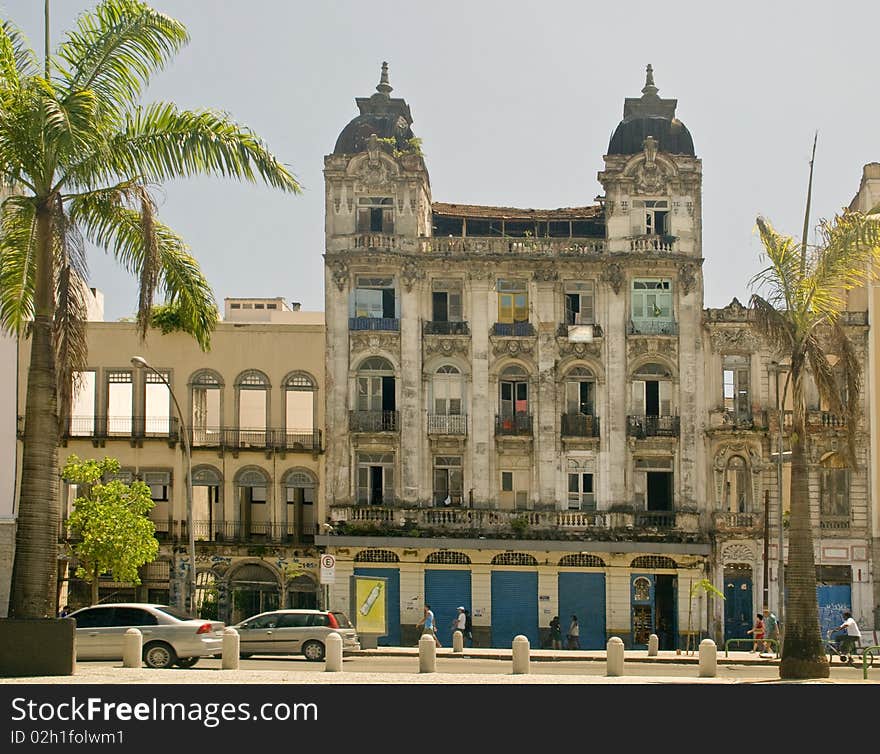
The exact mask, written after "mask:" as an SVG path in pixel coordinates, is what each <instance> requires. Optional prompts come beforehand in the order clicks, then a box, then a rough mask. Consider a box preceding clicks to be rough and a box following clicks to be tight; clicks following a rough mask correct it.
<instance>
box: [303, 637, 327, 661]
mask: <svg viewBox="0 0 880 754" xmlns="http://www.w3.org/2000/svg"><path fill="white" fill-rule="evenodd" d="M303 657H305V658H306V659H307V660H309V661H310V662H321V660H323V659H324V645H323V644H321V642H319V641H307V642H306V643H305V644H303Z"/></svg>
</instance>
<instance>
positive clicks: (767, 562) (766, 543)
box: [761, 490, 770, 609]
mask: <svg viewBox="0 0 880 754" xmlns="http://www.w3.org/2000/svg"><path fill="white" fill-rule="evenodd" d="M761 604H762V605H763V606H764V607H766V608H768V609H769V608H770V490H764V590H763V600H762V602H761Z"/></svg>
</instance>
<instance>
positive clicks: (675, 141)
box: [608, 115, 694, 157]
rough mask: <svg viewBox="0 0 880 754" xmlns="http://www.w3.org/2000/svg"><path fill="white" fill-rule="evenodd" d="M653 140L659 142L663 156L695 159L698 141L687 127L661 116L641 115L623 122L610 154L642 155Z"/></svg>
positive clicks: (610, 148) (612, 141)
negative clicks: (647, 144)
mask: <svg viewBox="0 0 880 754" xmlns="http://www.w3.org/2000/svg"><path fill="white" fill-rule="evenodd" d="M649 136H653V137H654V138H655V139H656V140H657V142H658V149H659V150H660V151H661V152H669V153H670V154H686V155H690V156H691V157H693V156H694V140H693V139H692V138H691V134H690V131H688V130H687V128H686V127H685V125H684V123H682V122H681V121H680V120H679V119H678V118H672V119H671V120H670V119H668V118H664V117H662V116H659V115H641V116H636V117H634V118H624V119H623V120H622V121H620V123H619V124H618V125H617V128H616V129H614V133H613V134H612V135H611V141H610V142H609V143H608V154H638V153H639V152H641V151H642V150H643V149H644V144H645V139H646V138H648V137H649Z"/></svg>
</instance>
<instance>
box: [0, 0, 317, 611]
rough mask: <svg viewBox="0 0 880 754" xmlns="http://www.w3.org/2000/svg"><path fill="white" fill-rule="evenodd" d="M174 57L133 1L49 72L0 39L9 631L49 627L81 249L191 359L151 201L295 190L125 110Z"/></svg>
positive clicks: (187, 273) (95, 15) (80, 314)
mask: <svg viewBox="0 0 880 754" xmlns="http://www.w3.org/2000/svg"><path fill="white" fill-rule="evenodd" d="M47 9H48V5H47ZM47 18H48V13H47ZM188 41H189V37H188V34H187V31H186V29H185V28H184V27H183V25H182V24H180V23H179V22H178V21H176V20H174V19H172V18H169V17H168V16H166V15H164V14H162V13H159V12H157V11H156V10H154V9H152V8H151V7H149V6H148V5H146V4H145V3H143V2H141V1H140V0H103V2H101V3H100V4H99V5H98V6H97V8H96V9H95V10H94V11H92V12H89V13H84V14H82V15H81V16H80V17H79V18H78V20H77V23H76V28H75V29H73V30H72V31H69V32H68V33H67V34H66V37H65V40H64V41H63V43H62V44H61V45H60V46H59V47H58V48H57V50H56V54H55V56H54V57H52V58H50V56H49V54H48V49H47V53H46V63H45V68H44V70H43V71H42V72H41V71H40V67H39V65H38V61H37V57H36V55H35V54H34V52H33V51H32V50H31V49H30V48H29V46H28V44H27V41H26V40H25V39H24V36H23V35H22V34H21V32H20V31H19V30H18V29H16V28H15V27H14V26H13V25H12V24H11V23H10V22H8V21H6V22H4V23H3V24H2V27H0V171H2V176H0V180H2V181H3V184H4V185H5V186H7V187H8V190H7V192H6V193H7V194H10V192H11V194H10V195H8V196H7V198H6V199H5V201H3V204H2V220H0V222H2V230H0V326H3V327H4V328H5V329H7V330H9V331H12V332H17V333H19V334H24V333H25V332H27V333H28V334H29V335H30V337H31V341H32V345H31V357H30V365H29V370H28V384H27V395H26V407H25V428H24V447H23V454H22V477H21V487H20V504H19V511H18V528H17V533H16V551H15V561H14V566H13V583H12V600H11V606H10V615H11V616H13V617H18V618H41V617H47V616H50V617H54V615H55V609H56V604H55V603H56V599H57V598H56V578H57V551H58V544H57V539H58V522H59V515H60V500H59V494H58V481H59V470H58V450H57V449H58V441H59V416H62V417H63V416H65V415H67V413H68V406H69V401H70V394H71V385H72V378H73V376H74V374H75V373H76V371H77V370H78V369H81V368H82V367H83V366H84V364H85V356H86V353H85V335H84V332H85V331H84V322H85V292H86V288H85V282H84V281H85V280H86V275H87V268H86V258H85V243H86V242H89V243H91V244H94V245H95V246H96V247H98V248H103V249H105V250H106V251H108V252H110V253H112V254H113V255H114V256H115V258H116V259H117V261H119V262H120V263H121V264H122V265H123V266H124V267H125V268H126V269H128V270H129V271H130V272H132V273H133V274H135V275H137V276H138V278H139V281H140V295H139V301H138V324H139V330H140V333H141V335H142V336H143V335H144V334H145V333H146V330H147V328H148V327H149V324H150V317H151V310H152V305H153V299H154V295H155V294H156V292H157V290H158V291H162V292H163V293H164V296H165V303H166V304H167V305H168V306H169V307H171V308H172V309H173V310H174V312H175V314H176V316H177V318H178V321H179V322H180V323H181V326H182V328H183V329H184V330H186V331H187V332H189V333H190V334H191V335H193V337H195V338H196V339H197V340H198V342H199V344H200V345H201V347H202V348H203V349H207V348H208V347H209V343H210V334H211V331H212V329H213V326H214V324H215V323H216V321H217V318H218V314H217V306H216V302H215V300H214V296H213V293H212V291H211V288H210V286H209V285H208V283H207V281H206V280H205V278H204V276H203V275H202V272H201V270H200V269H199V266H198V264H197V263H196V260H195V259H194V258H193V257H192V256H191V255H190V253H189V252H188V250H187V247H186V245H185V244H184V242H183V240H182V239H181V238H180V237H179V236H178V235H177V234H175V233H174V231H173V230H171V229H170V228H169V227H167V226H165V225H163V224H162V223H161V222H160V221H159V220H158V218H157V216H156V204H155V202H154V201H153V198H152V196H151V189H153V188H154V187H156V186H158V185H160V184H161V183H162V182H163V181H166V180H168V179H172V178H179V177H187V176H193V175H200V174H201V175H218V176H227V177H232V178H236V179H239V180H247V181H250V182H257V181H258V180H261V181H263V182H265V183H266V184H268V185H269V186H272V187H274V188H277V189H280V190H282V191H287V192H292V193H298V192H299V191H300V190H301V189H300V186H299V184H298V182H297V180H296V178H295V177H294V176H293V175H292V174H291V173H290V172H289V171H288V169H287V168H286V167H285V166H284V165H282V164H281V163H280V162H279V161H278V160H277V159H276V158H275V157H274V156H273V155H272V154H271V153H270V152H269V150H268V149H267V147H266V146H265V145H264V143H263V141H262V140H261V139H260V138H259V137H258V136H257V135H256V134H254V133H253V132H252V131H250V130H249V129H247V128H245V127H242V126H239V125H237V124H236V123H234V122H232V121H231V120H230V119H229V118H228V117H227V116H226V115H225V114H223V113H220V112H216V111H212V110H198V111H186V110H179V109H178V108H177V107H175V106H174V105H173V104H171V103H166V102H157V103H154V104H150V105H147V106H142V105H141V104H140V97H141V94H142V92H143V90H144V88H145V87H146V86H147V84H148V82H149V80H150V77H151V76H152V75H153V74H155V73H156V72H158V71H160V70H161V69H162V68H163V67H164V66H165V65H166V63H167V62H168V61H169V60H170V59H171V58H172V56H173V55H174V54H175V53H176V52H177V51H179V50H180V49H181V48H182V47H183V46H184V45H185V44H186V43H187V42H188Z"/></svg>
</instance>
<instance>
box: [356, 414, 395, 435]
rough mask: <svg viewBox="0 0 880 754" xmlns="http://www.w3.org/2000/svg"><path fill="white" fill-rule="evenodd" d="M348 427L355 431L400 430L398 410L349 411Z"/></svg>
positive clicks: (378, 431) (381, 431)
mask: <svg viewBox="0 0 880 754" xmlns="http://www.w3.org/2000/svg"><path fill="white" fill-rule="evenodd" d="M348 429H349V431H350V432H356V433H384V432H397V431H399V430H400V418H399V412H398V411H349V412H348Z"/></svg>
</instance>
